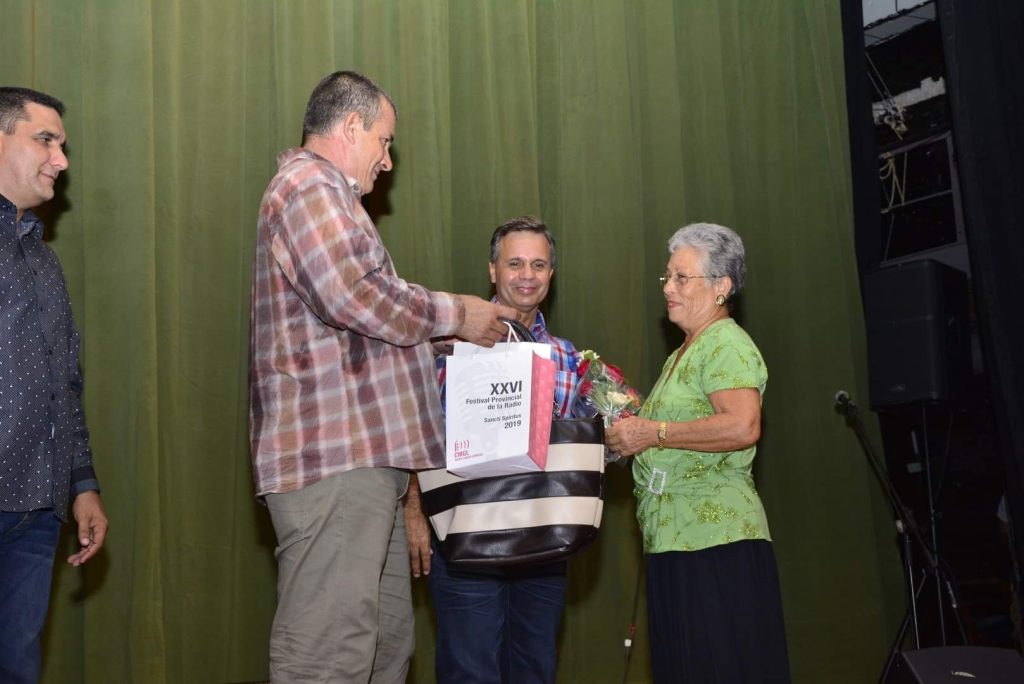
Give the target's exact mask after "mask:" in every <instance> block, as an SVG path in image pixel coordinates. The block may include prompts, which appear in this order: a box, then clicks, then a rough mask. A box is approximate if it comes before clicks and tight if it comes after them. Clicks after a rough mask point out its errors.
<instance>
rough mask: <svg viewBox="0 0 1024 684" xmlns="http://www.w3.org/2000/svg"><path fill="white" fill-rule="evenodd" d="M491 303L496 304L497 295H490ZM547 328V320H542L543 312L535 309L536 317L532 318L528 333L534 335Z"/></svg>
mask: <svg viewBox="0 0 1024 684" xmlns="http://www.w3.org/2000/svg"><path fill="white" fill-rule="evenodd" d="M491 303H492V304H497V303H498V297H497V296H494V297H491ZM547 329H548V324H547V321H545V320H544V314H542V313H541V312H540V309H537V317H536V318H535V319H533V325H532V326H530V333H531V334H533V336H534V337H536V336H537V334H538V333H544V332H547Z"/></svg>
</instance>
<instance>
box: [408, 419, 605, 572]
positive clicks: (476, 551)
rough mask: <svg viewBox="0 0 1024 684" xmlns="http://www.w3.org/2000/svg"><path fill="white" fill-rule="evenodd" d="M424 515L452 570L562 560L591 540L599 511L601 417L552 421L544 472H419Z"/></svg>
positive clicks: (602, 430) (601, 451)
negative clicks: (479, 475) (484, 474)
mask: <svg viewBox="0 0 1024 684" xmlns="http://www.w3.org/2000/svg"><path fill="white" fill-rule="evenodd" d="M418 476H419V483H420V490H421V491H422V501H423V510H424V511H425V512H426V514H427V516H428V518H429V519H430V523H431V525H432V526H433V528H434V533H435V534H436V535H437V538H438V540H440V542H441V552H442V553H443V554H444V558H445V561H447V562H448V564H450V565H452V566H455V567H462V568H484V567H490V566H510V565H526V564H532V563H546V562H553V561H558V560H563V559H565V558H568V557H569V556H571V555H573V554H575V553H576V552H578V551H580V550H581V549H583V548H584V547H585V546H587V544H589V543H590V542H592V541H593V540H594V539H595V538H596V537H597V530H598V528H599V527H600V525H601V512H602V509H603V506H604V501H603V499H602V496H603V486H604V424H603V423H602V419H601V417H600V416H597V417H594V418H574V419H565V420H554V421H552V423H551V439H550V447H549V449H548V462H547V467H546V468H545V469H544V471H543V472H535V473H522V474H515V475H503V476H500V477H486V478H476V479H470V480H467V479H463V478H461V477H458V476H456V475H452V474H451V473H449V472H448V471H447V470H445V469H444V468H439V469H437V470H425V471H421V472H419V473H418Z"/></svg>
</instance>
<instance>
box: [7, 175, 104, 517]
mask: <svg viewBox="0 0 1024 684" xmlns="http://www.w3.org/2000/svg"><path fill="white" fill-rule="evenodd" d="M16 216H17V208H16V207H15V206H14V205H13V204H12V203H11V202H10V201H8V200H7V198H5V197H4V196H3V195H0V511H7V512H15V511H31V510H37V509H47V508H49V509H53V512H54V515H56V516H57V517H58V518H60V519H61V520H66V519H67V509H68V502H69V500H70V499H71V498H73V497H75V496H78V494H81V493H82V492H84V491H89V490H98V489H99V483H98V482H97V481H96V474H95V472H94V471H93V467H92V452H91V450H90V449H89V433H88V431H87V430H86V427H85V415H84V414H83V412H82V404H81V394H82V376H81V373H80V371H79V368H78V345H79V340H78V331H77V330H76V329H75V324H74V321H73V320H72V317H71V303H70V301H69V299H68V291H67V285H66V284H65V282H64V272H63V271H62V270H61V267H60V262H58V261H57V255H56V254H54V253H53V250H51V249H50V248H49V247H48V246H47V245H46V244H44V243H43V239H42V238H43V224H42V222H41V221H40V220H39V219H38V218H36V216H35V215H34V214H33V213H32V212H28V211H27V212H25V213H24V214H23V215H22V217H21V221H20V222H18V223H17V224H16V223H15V217H16Z"/></svg>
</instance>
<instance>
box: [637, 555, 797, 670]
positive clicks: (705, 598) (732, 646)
mask: <svg viewBox="0 0 1024 684" xmlns="http://www.w3.org/2000/svg"><path fill="white" fill-rule="evenodd" d="M647 615H648V617H647V621H648V631H649V632H650V645H651V671H652V673H653V675H654V681H655V682H657V683H658V684H668V683H669V682H686V683H687V684H709V683H714V684H762V683H764V684H767V683H768V682H772V683H779V684H781V683H783V682H789V659H788V657H787V654H786V631H785V624H784V623H783V620H782V597H781V595H780V593H779V577H778V571H777V570H776V566H775V553H774V551H773V550H772V545H771V542H767V541H763V540H746V541H738V542H733V543H731V544H723V545H721V546H712V547H710V548H707V549H702V550H700V551H669V552H667V553H652V554H650V555H648V556H647Z"/></svg>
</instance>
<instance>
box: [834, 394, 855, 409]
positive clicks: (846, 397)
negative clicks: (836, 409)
mask: <svg viewBox="0 0 1024 684" xmlns="http://www.w3.org/2000/svg"><path fill="white" fill-rule="evenodd" d="M835 398H836V405H838V406H843V407H845V406H847V405H848V404H852V403H853V402H852V401H850V393H849V392H847V391H846V390H839V391H838V392H836V397H835Z"/></svg>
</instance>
